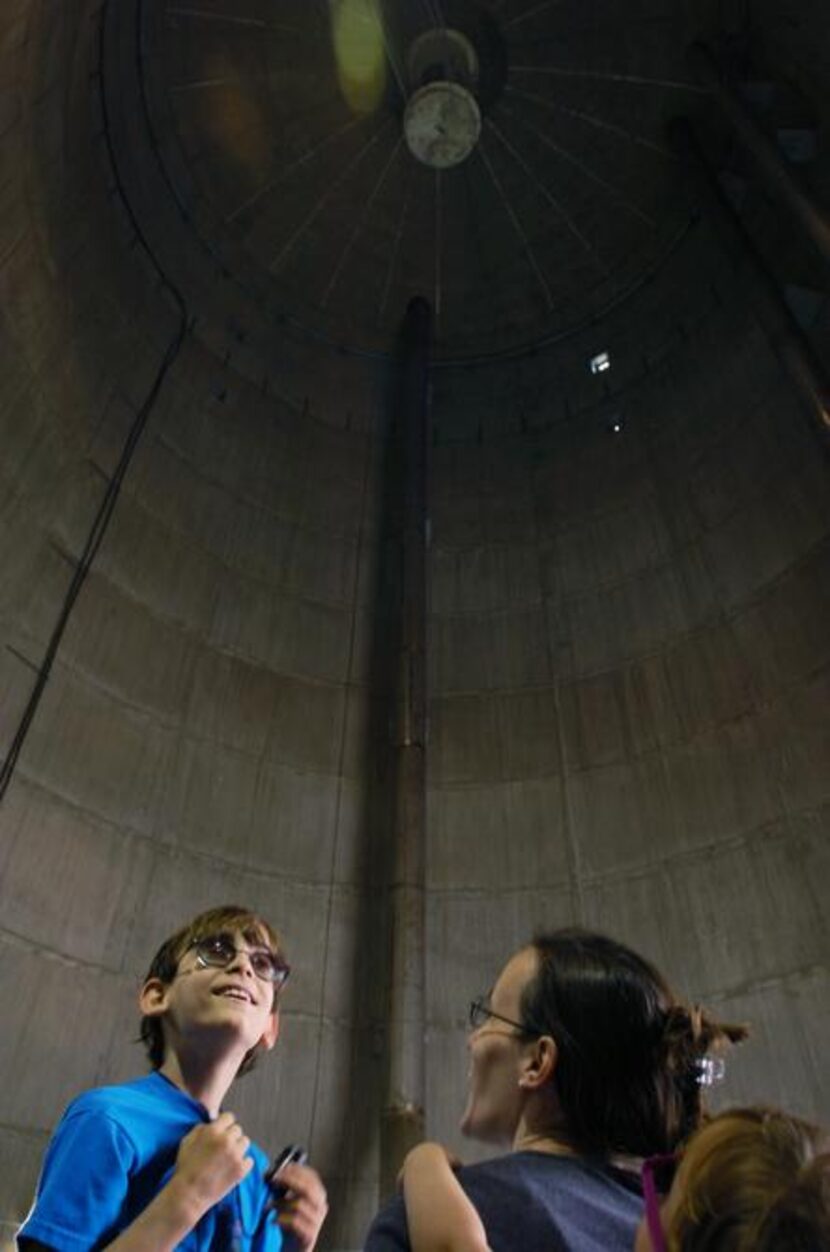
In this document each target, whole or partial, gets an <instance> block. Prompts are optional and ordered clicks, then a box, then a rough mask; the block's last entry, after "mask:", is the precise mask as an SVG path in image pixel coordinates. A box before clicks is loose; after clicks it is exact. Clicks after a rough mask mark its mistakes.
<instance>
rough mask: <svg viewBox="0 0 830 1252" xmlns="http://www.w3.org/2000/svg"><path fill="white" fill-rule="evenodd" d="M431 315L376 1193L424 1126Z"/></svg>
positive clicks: (416, 468)
mask: <svg viewBox="0 0 830 1252" xmlns="http://www.w3.org/2000/svg"><path fill="white" fill-rule="evenodd" d="M430 327H431V315H430V308H429V305H428V304H427V302H426V301H425V300H422V299H415V300H412V301H410V304H409V307H408V309H407V312H406V317H405V319H404V323H403V332H402V340H403V360H402V364H401V379H400V382H401V385H400V389H399V392H398V395H399V404H400V414H401V430H402V448H403V461H404V464H403V475H402V481H403V501H402V504H403V516H402V519H401V520H402V527H403V542H402V580H401V581H402V596H401V610H400V611H401V647H400V653H399V656H398V664H397V701H396V710H395V717H394V723H393V725H392V727H391V733H392V750H393V758H394V774H395V777H394V788H395V806H394V829H393V832H392V836H393V839H394V860H393V868H392V881H391V883H390V903H391V928H392V939H391V954H390V968H391V976H390V988H389V1019H388V1020H389V1034H388V1057H389V1068H388V1082H387V1091H386V1103H385V1108H384V1112H383V1124H382V1127H381V1178H380V1184H381V1193H382V1195H384V1196H388V1195H391V1194H392V1192H393V1191H394V1189H395V1183H396V1179H397V1175H398V1171H399V1169H400V1167H401V1164H402V1162H403V1158H404V1156H405V1155H406V1153H407V1152H408V1151H409V1149H410V1148H411V1147H412V1146H413V1145H414V1144H416V1143H418V1142H419V1141H420V1140H421V1139H422V1138H423V1135H424V1035H425V1030H426V1010H425V1000H424V967H425V924H424V869H425V839H426V720H427V719H426V611H427V591H426V554H427V543H428V523H427V448H428V439H427V417H428V408H429V350H430Z"/></svg>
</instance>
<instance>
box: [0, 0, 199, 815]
mask: <svg viewBox="0 0 830 1252" xmlns="http://www.w3.org/2000/svg"><path fill="white" fill-rule="evenodd" d="M110 3H111V0H105V3H104V7H103V10H102V13H101V30H100V42H99V46H98V82H99V84H100V96H101V113H102V118H103V133H104V141H105V143H106V146H107V153H108V155H109V160H110V165H111V168H112V172H113V176H114V178H115V186H116V190H117V191H118V195H119V196H120V199H121V202H122V204H123V206H124V209H125V211H126V213H127V216H128V218H129V219H130V223H131V225H132V228H133V230H134V231H135V236H136V239H137V240H138V242H139V243H140V245H141V247H142V248H143V249H144V251H145V252H146V254H147V256H148V257H149V259H150V262H151V264H152V266H153V268H154V269H155V271H156V273H157V274H158V275H159V278H160V279H161V284H162V286H163V287H164V288H166V289H167V291H169V292H170V294H171V295H172V297H173V300H174V302H175V303H176V305H177V306H178V310H179V326H178V329H177V331H176V334H175V336H174V337H173V339H172V340H171V342H170V344H169V345H168V347H167V350H166V351H165V353H164V357H163V358H162V362H161V365H160V367H159V370H158V372H157V374H156V377H155V379H154V380H153V384H152V386H151V388H150V391H149V392H148V394H147V396H146V398H145V400H144V402H143V404H142V405H141V407H140V408H139V410H138V412H137V413H136V415H135V418H134V419H133V422H132V425H131V426H130V429H129V432H128V434H127V438H126V440H125V442H124V447H123V449H122V451H121V456H120V457H119V459H118V464H117V465H116V467H115V470H114V472H113V475H112V477H111V478H110V481H109V483H108V484H107V489H106V491H105V492H104V497H103V499H102V501H101V504H100V505H99V507H98V511H97V513H96V515H95V517H94V519H93V522H92V526H91V527H90V531H89V534H88V536H87V539H86V543H85V544H84V547H83V551H82V553H81V556H80V559H79V560H78V563H77V566H76V568H75V572H74V574H73V576H72V581H71V582H70V584H69V590H68V591H67V593H66V596H65V597H64V601H63V605H62V606H61V610H60V613H59V614H58V619H57V622H56V623H55V626H54V629H53V631H52V634H51V636H50V638H49V643H48V644H47V647H46V652H45V653H44V657H43V661H42V662H41V665H40V667H39V669H38V673H37V680H36V682H35V685H34V688H33V689H32V693H31V695H30V696H29V699H28V701H27V703H26V708H25V709H24V711H23V715H22V717H21V719H20V723H19V725H18V727H17V730H16V731H15V734H14V738H13V739H12V742H11V746H10V748H9V750H8V753H7V754H6V758H5V760H4V761H3V764H2V767H0V802H2V800H3V797H4V796H5V794H6V791H7V790H8V787H9V784H10V782H11V780H12V776H13V774H14V770H15V766H16V765H17V760H18V757H19V756H20V753H21V751H22V749H23V745H24V743H25V741H26V736H27V735H28V733H29V730H30V728H31V725H32V722H33V721H34V717H35V714H36V712H37V709H38V705H39V704H40V699H41V696H42V695H43V692H44V690H45V688H46V684H47V682H48V681H49V676H50V674H51V672H52V666H53V664H54V661H55V657H56V656H57V653H58V649H59V647H60V645H61V641H62V639H63V635H64V632H65V630H66V627H67V624H68V622H69V619H70V617H71V615H72V610H73V608H74V607H75V602H76V601H77V599H78V596H79V594H80V592H81V588H82V587H83V585H84V583H85V582H86V578H87V575H88V574H89V571H90V569H91V567H92V563H93V561H94V560H95V557H96V555H97V553H98V549H99V548H100V547H101V543H102V542H103V539H104V536H105V534H106V532H107V528H108V526H109V523H110V520H111V518H112V514H113V511H114V509H115V505H116V503H117V501H118V496H119V493H120V491H121V486H122V483H123V481H124V477H125V475H126V473H127V470H128V469H129V466H130V462H131V461H132V458H133V454H134V452H135V449H136V447H137V445H138V442H139V440H140V438H141V436H142V434H143V432H144V428H145V426H146V425H147V419H148V418H149V416H150V413H151V411H152V409H153V406H154V404H155V402H156V400H157V398H158V394H159V392H160V391H161V387H162V384H163V383H164V380H165V378H166V376H167V373H168V371H169V369H170V367H171V365H172V364H173V362H174V361H175V359H176V357H177V356H178V354H179V350H180V348H181V346H182V343H183V342H184V337H185V334H186V333H187V325H188V315H187V305H186V304H185V300H184V297H183V296H182V294H181V292H180V291H179V289H178V287H176V286H175V285H174V284H173V283H172V282H171V281H170V279H169V278H168V277H167V275H166V273H165V272H164V270H163V269H162V267H161V265H160V264H159V262H158V260H157V258H156V256H155V254H154V253H153V250H152V248H151V247H150V245H149V243H148V241H147V238H146V236H145V235H144V233H143V231H142V229H141V227H140V225H139V223H138V219H137V218H136V215H135V212H134V210H133V208H132V205H131V204H130V201H129V198H128V196H127V193H126V190H125V187H124V183H123V180H122V178H121V173H120V170H119V168H118V160H117V158H116V154H115V146H114V144H113V141H112V132H111V128H110V116H109V111H108V109H107V91H106V75H105V69H104V67H105V56H104V42H105V34H106V24H107V17H108V14H109V8H110ZM136 57H137V58H138V59H139V62H140V48H139V46H138V43H136Z"/></svg>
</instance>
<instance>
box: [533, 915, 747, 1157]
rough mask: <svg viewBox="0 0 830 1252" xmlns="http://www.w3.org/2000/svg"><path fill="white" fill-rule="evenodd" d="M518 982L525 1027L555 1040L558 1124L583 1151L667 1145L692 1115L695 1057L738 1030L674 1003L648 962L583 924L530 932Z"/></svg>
mask: <svg viewBox="0 0 830 1252" xmlns="http://www.w3.org/2000/svg"><path fill="white" fill-rule="evenodd" d="M532 947H533V949H534V950H535V952H536V955H537V957H538V961H539V967H538V970H537V973H536V975H535V977H533V978H532V979H531V980H530V982H529V983H528V984H527V986H526V987H525V989H524V993H523V996H522V1021H523V1024H524V1025H525V1026H526V1028H527V1031H528V1033H529V1034H543V1035H550V1036H551V1037H552V1038H553V1039H554V1041H555V1043H556V1046H557V1053H558V1055H557V1062H556V1069H555V1072H554V1077H553V1086H554V1090H555V1092H556V1095H557V1097H558V1100H559V1105H560V1108H561V1111H562V1116H563V1120H564V1129H565V1131H566V1133H567V1135H568V1137H569V1139H570V1141H571V1143H572V1144H573V1146H574V1147H575V1148H576V1149H577V1150H578V1151H580V1152H582V1153H584V1154H586V1155H592V1154H597V1155H602V1156H606V1155H608V1154H610V1153H624V1154H628V1155H633V1156H648V1155H651V1154H653V1153H657V1152H670V1151H673V1150H674V1149H675V1148H676V1147H677V1146H678V1145H679V1144H680V1143H682V1142H683V1141H684V1140H685V1139H686V1138H687V1137H688V1136H689V1135H690V1134H691V1133H692V1131H693V1130H695V1128H696V1127H697V1125H698V1123H699V1121H700V1119H701V1115H702V1101H701V1085H700V1080H701V1065H700V1063H701V1061H702V1060H703V1058H704V1057H705V1056H706V1054H707V1053H709V1052H710V1051H712V1050H713V1049H715V1050H716V1049H717V1048H718V1046H719V1045H721V1046H722V1045H724V1044H726V1043H728V1042H732V1043H737V1042H738V1041H740V1040H741V1039H744V1038H745V1037H746V1034H747V1031H746V1029H745V1027H743V1026H728V1025H723V1024H721V1023H719V1022H715V1021H713V1020H712V1019H711V1018H710V1017H708V1016H707V1015H706V1014H705V1013H703V1012H702V1011H701V1010H700V1009H698V1008H693V1007H691V1006H688V1005H684V1004H682V1003H681V1002H680V1001H679V1000H677V999H676V997H675V996H674V995H673V994H672V992H671V991H670V989H669V987H668V985H667V983H666V982H665V980H664V979H663V978H662V977H661V975H660V974H658V972H657V970H656V969H655V968H654V967H653V966H652V965H651V964H649V962H648V961H646V960H644V958H643V957H641V956H638V955H637V953H636V952H633V951H632V950H631V949H630V948H627V947H625V945H624V944H621V943H617V942H616V941H615V940H613V939H609V938H608V937H607V936H605V935H599V934H595V933H593V932H591V931H585V930H578V929H569V930H558V931H553V932H551V933H548V934H539V935H537V936H536V937H535V938H534V940H533V943H532Z"/></svg>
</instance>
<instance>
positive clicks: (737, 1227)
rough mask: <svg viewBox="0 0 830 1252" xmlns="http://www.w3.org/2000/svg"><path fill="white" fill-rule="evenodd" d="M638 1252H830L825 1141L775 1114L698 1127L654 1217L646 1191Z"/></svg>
mask: <svg viewBox="0 0 830 1252" xmlns="http://www.w3.org/2000/svg"><path fill="white" fill-rule="evenodd" d="M653 1172H654V1171H653V1170H652V1169H650V1168H649V1163H648V1162H647V1163H646V1168H645V1170H644V1175H645V1179H646V1188H645V1191H646V1216H645V1218H644V1219H643V1222H642V1223H641V1225H640V1228H639V1230H638V1232H637V1240H636V1243H635V1252H830V1141H828V1138H827V1136H826V1135H825V1134H824V1133H823V1132H822V1131H820V1130H819V1129H818V1127H816V1126H811V1125H810V1124H809V1123H808V1122H805V1121H802V1120H801V1119H800V1118H798V1117H791V1116H789V1115H788V1114H786V1113H780V1112H778V1111H777V1110H775V1109H765V1108H750V1109H730V1110H729V1111H728V1112H726V1113H721V1115H720V1116H719V1117H716V1118H714V1119H713V1120H712V1121H711V1122H709V1123H707V1125H705V1126H703V1127H702V1129H701V1130H699V1131H698V1132H697V1134H696V1135H695V1136H694V1138H693V1139H692V1140H691V1142H690V1144H689V1146H688V1148H687V1149H686V1151H685V1152H684V1153H683V1156H682V1159H680V1161H679V1165H678V1169H677V1173H676V1175H675V1178H674V1181H673V1183H672V1186H671V1191H670V1192H669V1196H668V1199H667V1200H666V1201H665V1203H664V1204H663V1206H662V1209H659V1208H658V1207H657V1205H656V1204H655V1200H654V1192H653V1190H652V1188H651V1187H650V1186H649V1185H648V1182H647V1180H648V1178H649V1176H650V1175H651V1174H653Z"/></svg>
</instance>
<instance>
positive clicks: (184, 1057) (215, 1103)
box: [159, 1048, 242, 1118]
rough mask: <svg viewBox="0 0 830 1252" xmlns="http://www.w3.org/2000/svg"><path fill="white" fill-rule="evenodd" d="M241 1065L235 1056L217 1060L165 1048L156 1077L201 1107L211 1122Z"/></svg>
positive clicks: (221, 1057) (220, 1057)
mask: <svg viewBox="0 0 830 1252" xmlns="http://www.w3.org/2000/svg"><path fill="white" fill-rule="evenodd" d="M241 1061H242V1057H240V1056H237V1055H236V1053H235V1052H234V1054H233V1055H232V1056H228V1055H226V1054H225V1055H222V1056H219V1057H217V1056H205V1055H204V1054H203V1053H201V1054H199V1053H197V1054H194V1053H193V1052H188V1051H185V1050H179V1051H176V1050H174V1049H173V1048H168V1050H167V1055H166V1056H165V1058H164V1062H163V1064H162V1065H161V1066H160V1068H159V1073H160V1074H163V1075H164V1077H165V1078H167V1079H168V1080H169V1081H170V1082H172V1083H173V1085H174V1086H175V1087H178V1088H179V1090H180V1091H184V1092H186V1093H187V1095H189V1096H191V1097H192V1099H194V1100H198V1101H199V1103H200V1104H203V1105H204V1106H205V1108H206V1109H207V1112H208V1114H209V1116H210V1117H211V1118H216V1117H218V1116H219V1113H220V1111H221V1108H222V1101H223V1100H224V1098H225V1096H226V1095H227V1093H228V1090H229V1089H230V1086H231V1083H232V1082H233V1080H234V1078H235V1077H236V1074H237V1070H238V1069H239V1066H240V1063H241Z"/></svg>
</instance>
